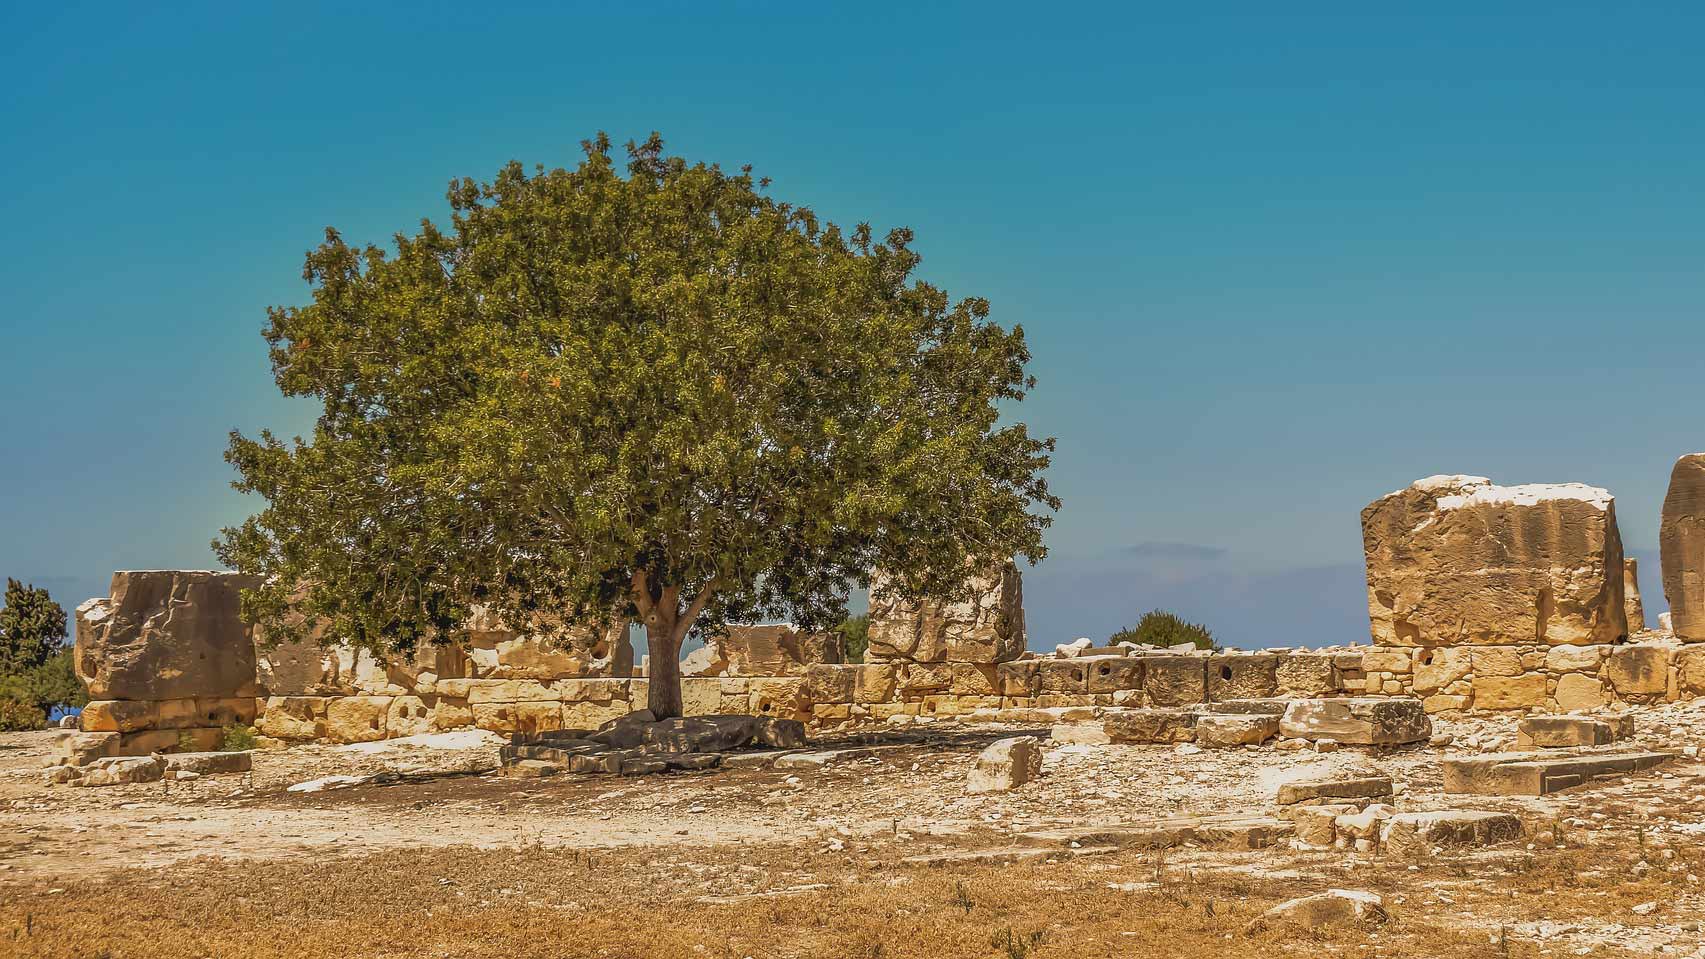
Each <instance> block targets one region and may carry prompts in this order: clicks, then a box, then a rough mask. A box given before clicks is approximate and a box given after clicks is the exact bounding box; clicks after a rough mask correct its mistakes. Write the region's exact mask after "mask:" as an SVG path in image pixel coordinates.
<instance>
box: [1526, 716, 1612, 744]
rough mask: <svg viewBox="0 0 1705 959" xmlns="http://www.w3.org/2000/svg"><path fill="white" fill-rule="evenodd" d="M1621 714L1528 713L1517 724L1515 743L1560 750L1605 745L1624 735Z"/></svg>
mask: <svg viewBox="0 0 1705 959" xmlns="http://www.w3.org/2000/svg"><path fill="white" fill-rule="evenodd" d="M1631 725H1632V723H1628V722H1624V721H1623V717H1620V716H1617V717H1608V718H1600V717H1597V716H1529V717H1527V718H1526V719H1523V720H1522V721H1521V722H1519V723H1517V724H1516V746H1517V747H1519V748H1523V749H1528V748H1537V749H1563V748H1568V747H1571V746H1608V745H1610V744H1611V743H1613V742H1616V741H1617V740H1618V739H1622V738H1624V737H1625V736H1626V735H1627V733H1625V732H1624V728H1623V727H1625V726H1631Z"/></svg>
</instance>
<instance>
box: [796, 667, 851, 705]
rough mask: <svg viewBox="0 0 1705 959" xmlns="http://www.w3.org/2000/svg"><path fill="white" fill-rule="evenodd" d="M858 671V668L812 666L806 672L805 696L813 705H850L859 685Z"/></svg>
mask: <svg viewBox="0 0 1705 959" xmlns="http://www.w3.org/2000/svg"><path fill="white" fill-rule="evenodd" d="M858 670H859V667H858V666H837V665H828V664H821V663H820V664H817V665H814V666H811V667H810V668H809V669H807V670H806V671H805V695H806V697H807V698H809V699H810V700H811V701H812V702H813V703H850V702H852V701H853V694H854V691H855V689H856V687H857V685H858Z"/></svg>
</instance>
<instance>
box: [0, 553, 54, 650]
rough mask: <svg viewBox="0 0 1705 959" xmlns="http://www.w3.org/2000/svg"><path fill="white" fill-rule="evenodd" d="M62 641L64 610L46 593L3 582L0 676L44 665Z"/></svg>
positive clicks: (33, 587) (29, 587)
mask: <svg viewBox="0 0 1705 959" xmlns="http://www.w3.org/2000/svg"><path fill="white" fill-rule="evenodd" d="M64 639H65V609H64V608H63V607H61V606H60V605H59V604H58V603H56V602H54V601H53V599H52V597H50V596H48V594H47V590H45V589H37V588H35V586H33V585H32V586H25V585H24V584H23V583H20V582H18V581H17V580H15V579H11V578H9V577H8V578H7V580H6V605H5V607H4V608H0V674H17V673H22V672H24V671H26V670H30V669H34V668H35V667H37V666H40V665H41V664H43V663H45V662H47V660H48V657H50V656H52V655H53V653H54V651H55V650H57V649H59V647H60V644H61V642H62V641H63V640H64Z"/></svg>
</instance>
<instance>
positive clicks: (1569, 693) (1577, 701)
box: [1552, 673, 1610, 713]
mask: <svg viewBox="0 0 1705 959" xmlns="http://www.w3.org/2000/svg"><path fill="white" fill-rule="evenodd" d="M1552 699H1553V700H1555V701H1556V703H1557V708H1558V709H1561V710H1563V711H1565V712H1571V713H1573V712H1581V711H1585V710H1592V709H1598V708H1600V707H1603V706H1608V705H1610V693H1609V691H1607V690H1606V689H1605V686H1604V683H1603V682H1602V681H1601V680H1599V679H1598V678H1597V677H1595V676H1588V675H1586V674H1585V673H1565V674H1564V675H1562V676H1559V677H1558V678H1557V689H1556V691H1555V692H1553V693H1552Z"/></svg>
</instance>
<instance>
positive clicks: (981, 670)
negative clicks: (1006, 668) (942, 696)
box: [949, 663, 1000, 696]
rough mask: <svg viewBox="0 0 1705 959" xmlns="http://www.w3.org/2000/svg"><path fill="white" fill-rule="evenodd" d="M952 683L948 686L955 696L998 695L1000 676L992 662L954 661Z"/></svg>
mask: <svg viewBox="0 0 1705 959" xmlns="http://www.w3.org/2000/svg"><path fill="white" fill-rule="evenodd" d="M952 665H953V684H952V685H951V686H950V687H949V689H950V691H951V692H952V693H953V695H955V696H999V695H1000V678H999V674H998V673H997V671H996V665H995V664H993V663H954V664H952Z"/></svg>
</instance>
